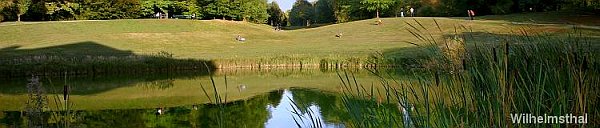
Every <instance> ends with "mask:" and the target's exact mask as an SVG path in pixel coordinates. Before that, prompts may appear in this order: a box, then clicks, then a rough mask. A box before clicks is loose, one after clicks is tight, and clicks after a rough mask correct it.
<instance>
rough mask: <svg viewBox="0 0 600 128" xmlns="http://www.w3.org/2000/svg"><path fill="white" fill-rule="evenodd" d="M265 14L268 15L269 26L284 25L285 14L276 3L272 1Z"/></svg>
mask: <svg viewBox="0 0 600 128" xmlns="http://www.w3.org/2000/svg"><path fill="white" fill-rule="evenodd" d="M267 13H269V18H268V23H269V24H271V25H277V24H280V25H285V23H284V20H285V13H284V12H283V11H281V8H279V5H278V4H277V2H275V1H273V2H271V3H270V4H269V7H268V9H267Z"/></svg>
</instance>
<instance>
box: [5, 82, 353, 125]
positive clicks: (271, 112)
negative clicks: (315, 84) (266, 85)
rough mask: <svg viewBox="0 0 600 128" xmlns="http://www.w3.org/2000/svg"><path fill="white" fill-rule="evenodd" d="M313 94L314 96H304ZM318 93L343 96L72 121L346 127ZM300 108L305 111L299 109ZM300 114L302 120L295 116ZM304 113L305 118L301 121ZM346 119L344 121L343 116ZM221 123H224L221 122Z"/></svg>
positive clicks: (110, 113) (267, 97)
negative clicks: (319, 99) (321, 100)
mask: <svg viewBox="0 0 600 128" xmlns="http://www.w3.org/2000/svg"><path fill="white" fill-rule="evenodd" d="M303 96H310V97H303ZM315 97H329V98H334V99H335V98H339V95H336V94H335V93H323V92H320V91H318V90H314V89H297V88H296V89H285V90H277V91H273V92H269V93H267V94H263V95H258V96H255V97H253V98H250V99H247V100H241V101H234V102H230V103H226V104H225V105H224V106H223V107H220V106H219V105H215V104H198V105H185V106H177V107H166V108H162V109H161V111H162V113H163V114H156V112H157V109H114V110H78V111H75V112H74V113H75V114H74V115H75V116H74V117H75V118H74V119H73V120H72V121H70V122H69V125H70V126H73V127H202V128H211V127H248V128H260V127H266V128H282V127H293V126H297V124H296V123H299V125H301V126H302V127H311V126H314V125H315V122H313V121H311V120H306V119H311V118H310V117H311V116H312V119H314V121H318V123H317V124H319V125H322V126H323V127H327V128H336V127H344V124H342V123H341V122H342V120H343V119H347V118H348V117H344V116H347V114H346V113H344V112H343V111H342V110H332V108H334V107H335V106H336V105H339V104H336V103H335V102H331V104H323V103H322V102H319V101H317V100H318V99H315ZM294 109H297V111H299V113H300V114H299V115H298V114H294ZM56 113H57V112H46V113H44V115H45V117H47V118H46V120H45V122H46V123H47V124H46V125H47V126H50V127H51V126H61V125H62V123H61V122H60V119H59V118H60V117H58V118H57V117H55V116H53V114H56ZM25 118H26V117H24V114H23V113H22V112H20V111H3V112H2V113H0V127H2V126H5V127H23V126H24V124H23V122H24V120H25ZM294 118H295V119H296V120H294ZM300 118H303V119H304V120H300ZM340 119H342V120H340ZM219 124H220V125H221V126H219Z"/></svg>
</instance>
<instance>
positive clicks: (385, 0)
mask: <svg viewBox="0 0 600 128" xmlns="http://www.w3.org/2000/svg"><path fill="white" fill-rule="evenodd" d="M361 3H362V4H363V5H365V6H366V8H367V10H369V11H376V12H377V19H379V11H382V10H386V9H388V8H389V7H390V5H392V4H393V3H394V0H363V1H361Z"/></svg>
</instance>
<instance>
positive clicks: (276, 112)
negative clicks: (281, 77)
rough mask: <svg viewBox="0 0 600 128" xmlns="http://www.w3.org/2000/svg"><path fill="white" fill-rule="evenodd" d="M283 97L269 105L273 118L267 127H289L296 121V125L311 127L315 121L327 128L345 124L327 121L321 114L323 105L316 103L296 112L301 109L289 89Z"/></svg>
mask: <svg viewBox="0 0 600 128" xmlns="http://www.w3.org/2000/svg"><path fill="white" fill-rule="evenodd" d="M281 97H284V98H281V101H280V102H279V104H277V105H268V106H267V110H269V113H270V117H271V118H269V120H268V121H267V122H266V123H265V124H266V128H282V127H289V126H290V125H293V124H296V123H297V124H296V125H300V126H301V127H311V126H314V124H315V123H316V124H319V125H322V126H323V127H326V128H335V127H343V125H340V124H335V123H328V122H325V120H323V116H322V115H321V107H319V106H318V105H317V104H315V103H310V106H308V107H307V108H303V109H304V110H308V111H300V112H299V113H294V112H295V111H294V110H299V108H297V107H299V106H298V105H296V104H297V103H295V101H293V99H294V95H293V94H292V92H291V91H289V90H284V92H283V95H282V96H281ZM306 119H309V120H306Z"/></svg>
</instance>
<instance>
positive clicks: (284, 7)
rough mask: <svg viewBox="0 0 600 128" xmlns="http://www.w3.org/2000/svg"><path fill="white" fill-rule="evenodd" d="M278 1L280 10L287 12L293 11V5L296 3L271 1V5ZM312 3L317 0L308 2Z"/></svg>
mask: <svg viewBox="0 0 600 128" xmlns="http://www.w3.org/2000/svg"><path fill="white" fill-rule="evenodd" d="M273 1H276V2H277V4H279V8H281V10H282V11H284V12H285V11H287V10H291V9H292V5H294V2H296V0H269V3H271V2H273ZM308 1H310V2H313V1H317V0H308Z"/></svg>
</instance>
